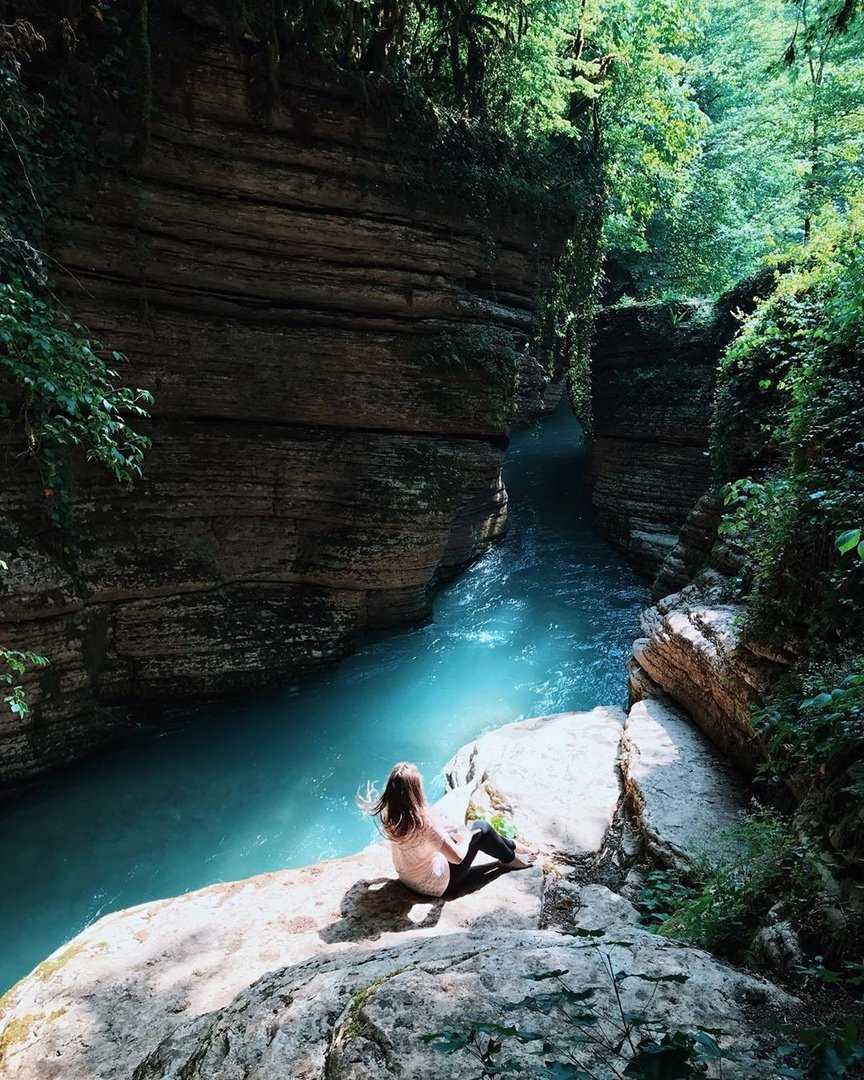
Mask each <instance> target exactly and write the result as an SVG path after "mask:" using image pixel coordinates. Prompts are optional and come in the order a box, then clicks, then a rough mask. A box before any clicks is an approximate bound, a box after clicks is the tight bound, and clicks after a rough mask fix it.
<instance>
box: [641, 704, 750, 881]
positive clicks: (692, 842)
mask: <svg viewBox="0 0 864 1080" xmlns="http://www.w3.org/2000/svg"><path fill="white" fill-rule="evenodd" d="M621 770H622V773H623V775H624V781H625V786H626V788H627V794H628V797H629V798H630V800H631V803H632V805H633V808H634V810H635V812H636V815H637V818H638V820H639V822H640V824H641V826H642V831H643V835H644V838H645V841H646V844H647V845H648V847H649V849H650V850H651V852H652V853H653V854H654V855H655V857H657V858H658V859H659V860H661V861H662V862H664V863H666V864H667V865H670V866H685V865H687V864H688V863H689V862H691V861H692V859H693V858H694V857H696V856H697V855H699V854H700V852H702V851H704V850H706V849H708V848H710V847H712V846H714V845H716V842H717V837H718V834H719V833H721V832H722V831H723V830H724V829H728V828H729V826H731V825H733V824H734V823H735V822H736V821H737V820H738V818H739V817H740V815H741V814H742V813H743V811H744V810H745V809H746V808H747V801H748V800H747V788H746V785H745V783H744V780H743V779H742V777H741V776H740V775H739V774H738V773H737V772H736V771H735V770H734V769H733V768H732V767H731V766H730V765H729V764H728V763H727V762H726V761H725V760H724V759H723V758H721V757H720V756H719V754H718V753H717V751H716V750H715V749H714V747H713V746H712V745H711V743H710V742H709V741H708V739H707V738H706V737H705V736H704V735H703V734H702V732H701V731H699V729H698V728H697V727H695V726H694V724H693V723H691V721H690V720H688V719H687V717H686V716H684V715H683V713H681V712H679V711H678V710H677V709H675V708H674V707H673V706H671V705H669V704H667V703H666V702H663V701H661V700H659V699H657V698H644V699H643V700H642V701H639V702H637V703H636V704H635V705H634V706H633V708H632V709H631V710H630V715H629V717H628V719H627V726H626V728H625V731H624V742H623V747H622V755H621Z"/></svg>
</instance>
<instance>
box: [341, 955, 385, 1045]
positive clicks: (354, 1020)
mask: <svg viewBox="0 0 864 1080" xmlns="http://www.w3.org/2000/svg"><path fill="white" fill-rule="evenodd" d="M396 974H398V972H393V974H391V975H382V976H381V978H379V979H373V981H372V982H371V983H367V985H366V986H363V987H361V988H360V989H359V990H355V991H354V993H353V994H352V995H351V1000H350V1002H349V1003H348V1009H347V1012H346V1016H345V1020H344V1021H343V1023H342V1025H341V1027H340V1030H339V1038H340V1041H342V1042H349V1041H350V1040H351V1039H356V1038H359V1037H360V1036H361V1035H362V1034H363V1032H364V1031H365V1030H366V1020H365V1019H364V1017H363V1010H364V1009H365V1008H366V1005H367V1004H368V1003H369V1002H370V1001H371V1000H372V998H373V997H375V995H376V994H377V993H378V991H379V990H380V989H381V987H382V986H383V985H384V984H385V983H386V982H388V981H389V980H390V979H392V978H393V977H394V976H395V975H396Z"/></svg>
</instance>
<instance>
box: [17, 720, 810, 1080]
mask: <svg viewBox="0 0 864 1080" xmlns="http://www.w3.org/2000/svg"><path fill="white" fill-rule="evenodd" d="M637 708H639V709H641V708H642V707H641V706H637ZM637 719H638V723H637V724H635V725H633V726H631V727H630V728H629V729H627V731H625V717H624V714H623V713H622V712H621V711H620V710H616V709H610V708H599V709H595V710H593V711H591V712H589V713H569V714H563V715H555V716H550V717H543V718H539V719H536V720H530V721H523V722H520V723H518V724H515V725H509V726H506V727H504V728H502V729H500V730H499V731H495V732H491V733H489V734H488V735H486V736H484V737H483V738H482V739H480V740H478V741H477V742H474V743H472V744H469V745H467V746H466V747H464V748H463V749H462V750H461V751H460V752H459V753H457V754H456V756H455V757H454V758H453V759H452V761H451V763H450V764H449V765H448V766H447V768H446V769H445V774H446V775H447V778H448V787H449V788H450V790H451V793H452V794H451V796H450V800H451V802H452V801H460V800H461V801H462V805H463V806H464V805H469V806H471V807H473V810H472V811H469V812H475V813H476V812H480V813H483V812H486V813H489V812H491V811H493V810H494V811H495V813H497V814H502V815H504V816H506V817H507V818H509V819H510V820H511V821H512V823H513V824H514V825H515V827H516V828H518V830H519V832H520V834H521V835H523V836H524V837H525V838H526V840H528V841H530V842H532V843H533V844H535V845H536V846H538V847H539V848H540V849H541V852H542V855H541V860H540V865H538V866H537V867H535V868H533V869H531V870H528V871H523V872H515V873H510V874H504V875H501V876H498V875H497V874H496V873H494V872H492V873H490V875H489V880H488V881H487V882H486V883H485V884H484V885H483V886H482V887H481V888H479V889H477V890H475V891H473V892H471V893H469V894H468V895H463V896H461V897H458V898H456V899H454V900H452V901H447V902H444V901H424V900H421V899H418V898H417V897H416V896H413V895H412V894H410V893H409V892H408V891H407V890H405V889H404V888H403V887H402V886H401V885H399V884H398V882H396V881H395V880H394V879H393V873H392V868H391V867H390V865H389V859H388V856H387V852H386V850H385V849H384V848H383V846H381V845H374V846H373V847H371V848H369V849H367V850H365V851H364V852H362V853H360V854H359V855H356V856H352V857H349V858H346V859H341V860H336V861H331V862H325V863H320V864H318V865H315V866H310V867H307V868H304V869H302V870H297V871H280V872H278V873H274V874H267V875H264V876H260V877H256V878H251V879H247V880H245V881H240V882H233V883H229V884H224V885H216V886H211V887H209V888H207V889H204V890H200V891H198V892H195V893H190V894H187V895H185V896H180V897H176V898H173V899H169V900H163V901H159V902H156V903H153V904H146V905H141V906H139V907H137V908H133V909H130V910H127V911H123V912H118V913H115V914H113V915H110V916H107V917H106V918H104V919H102V920H100V921H99V922H98V923H96V924H95V925H94V926H92V927H90V928H89V929H88V930H86V931H85V932H84V933H83V934H82V935H80V936H79V937H78V938H76V939H75V940H74V941H72V942H71V943H70V944H69V945H68V946H66V947H65V948H63V949H62V950H59V951H58V952H57V953H56V954H54V955H53V956H52V957H49V958H48V960H46V961H45V962H44V963H43V964H42V965H40V966H39V967H38V968H37V969H36V970H35V971H34V972H33V973H32V975H30V976H29V977H28V978H27V979H25V980H23V981H22V982H21V983H19V984H18V985H17V986H16V987H15V988H13V990H12V991H10V993H9V994H7V995H6V997H5V998H4V999H3V1003H2V1007H0V1008H2V1021H0V1023H2V1027H0V1046H2V1047H3V1048H4V1054H5V1057H4V1058H3V1059H2V1066H0V1075H2V1076H3V1077H4V1078H8V1080H23V1078H24V1077H27V1078H28V1080H29V1078H31V1077H36V1076H39V1077H60V1076H62V1077H63V1078H64V1080H96V1078H98V1080H120V1078H121V1077H129V1076H134V1077H135V1078H136V1080H145V1078H147V1080H149V1078H151V1077H158V1078H159V1080H167V1078H168V1077H179V1076H183V1077H187V1076H191V1077H199V1076H200V1077H205V1076H206V1077H208V1078H217V1077H221V1076H229V1075H233V1073H232V1069H234V1070H235V1071H236V1070H237V1069H240V1068H243V1069H245V1070H246V1071H245V1072H244V1073H243V1075H247V1076H254V1077H256V1078H260V1080H264V1078H269V1077H276V1076H280V1077H285V1076H291V1077H298V1078H299V1077H310V1078H311V1077H323V1076H325V1075H326V1076H327V1077H328V1078H332V1077H333V1076H336V1077H342V1076H345V1077H347V1076H355V1075H357V1074H356V1072H353V1071H352V1068H353V1066H352V1064H351V1063H352V1062H354V1063H356V1062H358V1061H360V1060H362V1061H363V1062H364V1066H363V1067H364V1070H365V1071H364V1072H363V1074H362V1075H364V1076H369V1077H378V1076H382V1077H383V1076H390V1075H396V1074H400V1075H405V1074H406V1073H407V1075H411V1076H412V1077H417V1078H418V1080H419V1078H423V1077H438V1076H441V1075H442V1072H441V1069H442V1067H446V1069H447V1071H448V1074H450V1075H453V1074H454V1072H455V1074H456V1075H462V1074H463V1073H462V1072H460V1071H459V1070H460V1069H462V1068H467V1067H468V1066H469V1064H470V1061H471V1051H470V1048H468V1047H467V1046H466V1047H463V1048H461V1049H460V1048H458V1047H457V1049H456V1051H454V1053H455V1054H456V1056H455V1057H448V1058H447V1059H446V1066H442V1058H441V1056H440V1052H439V1051H438V1050H436V1048H435V1046H434V1038H435V1037H436V1036H439V1035H440V1036H441V1037H444V1035H445V1034H446V1033H447V1032H451V1031H452V1033H453V1034H454V1037H457V1036H459V1035H460V1033H464V1032H465V1031H467V1030H468V1029H470V1027H471V1025H472V1024H481V1025H482V1024H485V1025H487V1027H488V1025H490V1024H492V1025H494V1024H497V1025H499V1026H501V1027H502V1028H503V1027H505V1026H509V1027H514V1026H515V1027H516V1028H517V1029H520V1030H521V1029H523V1028H526V1027H528V1026H530V1029H531V1030H533V1031H536V1030H537V1029H538V1025H539V1027H540V1028H542V1030H543V1032H544V1038H547V1039H549V1040H552V1041H553V1042H554V1043H555V1045H556V1054H558V1053H559V1051H560V1056H561V1057H562V1058H563V1060H569V1058H568V1057H567V1055H571V1056H572V1055H575V1060H578V1061H582V1062H583V1064H585V1065H588V1066H590V1065H591V1063H592V1062H593V1063H594V1066H595V1067H596V1066H597V1064H598V1062H597V1061H596V1060H595V1057H596V1053H595V1051H596V1048H595V1050H591V1049H590V1048H589V1050H587V1051H586V1049H585V1047H584V1046H581V1047H580V1045H579V1044H578V1039H576V1040H575V1041H574V1035H578V1032H574V1030H573V1025H572V1023H568V1022H567V1021H566V1018H565V1017H564V1016H563V1015H562V1014H559V1012H558V1011H557V1010H556V1008H554V1007H551V1006H549V1002H548V1000H546V998H548V994H547V995H546V997H545V998H542V999H541V998H540V997H538V998H537V999H536V1002H535V1003H532V1000H533V998H534V996H535V995H537V994H539V992H540V991H542V990H549V989H550V986H551V988H553V989H554V988H555V987H556V986H557V985H558V984H557V983H554V984H551V983H550V984H549V985H547V986H544V981H547V976H546V974H544V973H546V972H549V971H552V970H555V971H557V973H558V974H557V975H556V976H555V979H556V980H559V982H560V980H561V979H562V978H564V979H565V980H566V979H571V980H572V983H571V984H572V985H573V986H574V987H579V988H584V987H585V986H586V985H589V984H590V985H593V984H594V983H595V982H596V984H597V985H596V987H595V990H596V1000H592V1001H590V1002H587V1004H586V1006H585V1007H587V1008H589V1009H590V1010H592V1011H593V1012H595V1013H596V1016H597V1024H598V1025H599V1026H600V1030H604V1029H605V1028H606V1027H607V1026H608V1027H610V1028H614V1026H615V1025H616V1024H618V1023H620V1018H619V1017H618V1016H617V1015H616V1012H615V1009H616V1006H615V1004H614V999H615V994H616V992H620V991H622V988H623V994H624V997H625V998H626V999H627V1002H626V1005H627V1007H628V1008H629V1009H633V1008H635V1007H636V1005H637V1002H638V1001H639V1000H640V999H641V998H642V997H643V996H644V995H643V994H642V993H640V990H641V989H642V988H643V986H644V982H645V980H647V982H648V983H649V984H652V986H653V991H654V992H653V994H652V996H651V1001H650V1008H651V1021H652V1023H653V1024H654V1025H655V1026H657V1025H660V1026H661V1027H664V1026H665V1028H666V1029H667V1030H669V1031H671V1030H673V1029H674V1030H675V1031H679V1030H680V1031H682V1032H685V1033H687V1032H690V1033H691V1035H692V1033H693V1032H696V1031H698V1030H699V1028H700V1026H701V1027H706V1026H711V1027H712V1029H713V1030H715V1032H717V1035H716V1036H715V1037H716V1039H717V1041H718V1043H719V1044H720V1045H721V1048H722V1053H723V1057H724V1064H725V1072H724V1075H725V1076H727V1077H728V1076H753V1075H756V1074H757V1073H756V1072H754V1069H755V1068H756V1065H755V1062H756V1060H757V1059H762V1058H763V1055H765V1054H768V1053H770V1040H768V1039H767V1038H766V1036H765V1035H764V1034H763V1033H762V1031H761V1025H762V1022H763V1021H764V1018H765V1016H766V1015H767V1014H771V1016H772V1017H773V1018H774V1020H776V1021H779V1020H781V1019H782V1017H783V1016H785V1015H786V1014H787V1013H788V1012H789V1010H790V1009H793V1008H794V1002H793V1000H792V999H791V998H789V997H788V995H786V994H785V993H784V992H782V991H781V990H779V989H777V988H776V987H773V986H772V985H771V984H769V983H767V982H766V981H764V980H763V979H759V978H755V977H752V976H749V975H747V974H744V973H740V972H738V971H736V970H734V969H732V968H730V967H728V966H727V965H725V964H723V963H721V962H719V961H716V960H713V959H712V958H711V957H709V956H708V955H707V954H706V953H704V952H700V951H699V950H694V949H688V948H686V947H684V946H681V945H676V944H674V943H673V942H670V941H668V940H666V939H664V938H660V937H657V936H656V935H654V934H651V933H648V932H647V931H646V930H644V929H641V928H640V927H639V917H638V914H637V912H636V910H635V909H634V908H633V906H632V904H631V903H630V902H629V901H628V900H627V899H626V898H625V897H624V896H623V895H621V894H620V893H616V892H614V891H612V890H610V889H609V888H607V887H606V886H604V885H600V884H596V883H592V881H591V879H592V878H593V879H594V880H595V881H596V880H597V879H598V878H599V877H600V876H604V875H605V879H606V880H607V881H610V882H611V881H612V880H613V878H614V880H616V881H617V882H618V883H619V885H621V886H623V885H625V884H626V880H627V874H628V866H629V864H631V863H633V862H634V861H635V860H636V859H637V858H638V857H639V853H640V850H641V838H640V836H639V835H637V834H634V833H632V832H631V833H630V834H629V835H627V836H626V837H625V838H624V842H623V843H622V833H621V829H622V821H621V815H622V814H623V813H624V810H625V805H624V796H625V795H626V796H627V797H628V799H629V800H630V802H631V805H632V802H633V796H634V792H639V793H640V795H639V798H640V799H641V805H642V810H641V811H640V814H639V815H637V817H636V818H635V819H634V820H636V821H637V822H641V823H642V826H640V827H644V825H645V823H646V822H647V821H648V820H649V819H650V823H651V825H650V831H651V833H652V835H654V836H657V835H658V834H659V835H662V836H665V837H666V840H667V841H669V843H670V844H671V845H672V846H673V847H677V848H678V849H679V850H681V849H686V848H687V847H688V846H690V845H692V844H695V843H697V842H699V840H700V839H704V837H705V834H706V831H707V832H709V833H710V831H711V830H714V829H716V828H717V826H718V822H721V823H725V819H724V816H723V815H724V814H725V815H728V813H729V812H730V810H729V805H728V803H722V800H721V799H718V798H717V797H715V798H714V800H710V799H705V798H703V795H704V790H703V791H700V790H698V784H697V785H696V786H694V778H698V777H702V778H703V779H704V780H705V782H706V783H708V784H709V786H710V782H713V781H714V780H716V776H717V773H716V769H718V768H721V767H722V763H720V762H719V761H718V760H717V759H716V758H714V757H713V755H712V754H711V752H710V751H709V750H708V748H707V746H706V745H705V744H704V743H701V742H700V741H699V736H698V733H697V732H695V729H690V731H689V732H688V734H689V737H690V739H692V740H695V743H693V744H690V743H688V742H687V740H686V739H685V738H683V737H682V732H683V729H682V730H676V729H675V726H674V723H675V722H680V723H684V721H682V720H681V719H680V718H676V717H675V716H674V714H671V713H669V712H668V711H667V712H665V713H664V711H663V710H662V708H661V707H659V706H658V707H657V709H655V711H654V713H653V715H651V716H650V717H647V718H646V717H645V716H642V715H641V714H640V716H639V717H638V718H637ZM697 744H698V745H697ZM694 746H695V749H694ZM697 751H698V754H701V755H702V758H701V764H697V756H696V753H697ZM619 753H623V754H624V756H625V758H626V759H627V761H628V762H629V765H628V768H627V770H626V771H627V775H628V782H627V785H626V787H625V786H624V785H622V784H621V780H620V775H619V772H618V759H619ZM682 778H686V779H687V783H688V784H689V787H688V793H689V798H688V802H689V804H690V805H691V806H692V805H694V803H693V800H696V804H698V805H699V806H700V807H701V815H700V816H699V818H698V820H697V821H695V823H694V820H693V818H692V815H691V816H690V818H688V819H686V820H685V819H684V818H683V817H682V804H681V802H680V801H678V800H675V799H673V800H671V801H670V800H669V799H668V795H669V793H670V792H671V791H673V790H674V789H675V786H676V784H677V783H680V782H681V780H682ZM706 790H707V789H706ZM721 790H722V794H723V797H724V798H727V799H728V797H729V794H728V790H727V789H725V788H722V789H718V791H721ZM712 808H713V810H714V812H713V813H712ZM616 819H617V823H616ZM613 823H616V824H614V827H613ZM682 830H683V831H682ZM628 852H629V854H628ZM610 874H611V875H612V876H611V877H610ZM625 891H626V889H625ZM466 935H467V936H466ZM574 935H575V936H574ZM604 955H605V956H608V957H610V958H611V960H612V962H613V969H612V970H613V971H614V972H619V973H620V972H626V973H630V972H634V971H635V972H639V973H641V974H640V975H639V977H638V978H636V977H634V976H632V975H630V974H627V976H626V978H625V979H624V980H623V982H622V984H621V985H620V986H619V985H613V984H612V983H608V976H607V977H602V978H601V971H602V965H603V964H604V963H605V961H604V960H603V957H604ZM480 957H483V958H484V959H482V960H480V959H479V958H480ZM448 973H449V974H448ZM604 978H605V980H606V982H607V983H608V985H604V981H603V979H604ZM613 983H614V979H613ZM625 984H626V985H625ZM394 991H398V992H397V997H398V998H399V1001H400V1004H399V1005H398V1006H396V1005H394V1003H392V1002H389V1001H388V1000H387V999H389V996H390V995H391V994H392V993H393V992H394ZM379 993H380V995H381V996H380V998H379V996H378V995H379ZM589 996H590V995H589ZM631 998H632V999H633V1000H630V999H631ZM421 1000H422V1001H423V1006H422V1007H421V1006H420V1001H421ZM517 1002H518V1003H519V1004H517ZM642 1006H643V1007H644V1001H642ZM394 1008H395V1012H394ZM379 1009H383V1010H384V1013H385V1015H384V1016H383V1017H381V1016H378V1015H377V1011H378V1010H379ZM265 1017H268V1018H269V1019H266V1020H265ZM394 1024H395V1025H396V1026H395V1028H394V1027H393V1025H394ZM262 1025H263V1026H262ZM381 1030H383V1031H384V1032H385V1035H384V1036H382V1037H381V1038H379V1037H378V1035H376V1032H380V1031H381ZM634 1030H635V1029H634ZM370 1032H371V1035H370ZM487 1034H488V1032H487ZM370 1038H371V1040H372V1043H373V1044H374V1045H369V1041H370ZM538 1038H539V1036H538ZM634 1041H636V1040H634ZM505 1042H506V1044H507V1045H506V1049H505V1050H503V1051H502V1053H503V1054H504V1056H505V1057H507V1058H508V1059H512V1060H513V1061H514V1063H515V1064H514V1067H516V1066H517V1065H518V1067H519V1068H521V1069H523V1071H522V1072H521V1073H518V1075H526V1076H527V1075H539V1073H537V1072H529V1071H524V1070H527V1069H529V1068H535V1069H536V1068H539V1067H540V1065H539V1061H540V1058H539V1057H538V1056H537V1055H538V1054H540V1055H541V1056H542V1053H547V1055H548V1051H541V1047H540V1045H539V1044H538V1045H534V1046H532V1043H533V1042H536V1040H534V1039H527V1040H525V1039H510V1040H509V1041H507V1040H505ZM511 1043H512V1045H511ZM376 1047H377V1049H376ZM586 1053H587V1055H588V1056H587V1057H585V1056H584V1055H585V1054H586ZM604 1053H605V1051H604ZM580 1055H582V1056H580ZM630 1056H632V1053H631V1051H628V1050H625V1051H624V1052H623V1054H622V1055H621V1062H620V1063H621V1064H623V1063H624V1061H625V1060H626V1058H627V1057H630ZM583 1058H584V1060H583ZM502 1060H503V1059H502ZM609 1064H614V1061H613V1060H612V1059H611V1058H610V1060H609V1062H607V1066H608V1065H609ZM604 1067H605V1066H604ZM250 1070H251V1071H250ZM748 1070H749V1071H748ZM466 1075H467V1074H466ZM600 1075H607V1073H606V1072H601V1073H600ZM759 1075H763V1074H761V1073H760V1074H759Z"/></svg>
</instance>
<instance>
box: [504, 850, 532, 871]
mask: <svg viewBox="0 0 864 1080" xmlns="http://www.w3.org/2000/svg"><path fill="white" fill-rule="evenodd" d="M501 865H502V866H503V867H504V869H505V870H527V869H528V867H529V866H533V865H534V853H533V852H532V851H520V852H517V854H516V855H514V856H513V858H512V859H511V860H510V862H505V863H502V864H501Z"/></svg>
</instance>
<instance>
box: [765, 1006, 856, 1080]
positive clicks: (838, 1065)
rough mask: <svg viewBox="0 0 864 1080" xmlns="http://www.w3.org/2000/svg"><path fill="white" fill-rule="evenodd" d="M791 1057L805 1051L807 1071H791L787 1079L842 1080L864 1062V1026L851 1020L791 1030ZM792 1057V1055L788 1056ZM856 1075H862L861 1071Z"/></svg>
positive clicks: (787, 1072)
mask: <svg viewBox="0 0 864 1080" xmlns="http://www.w3.org/2000/svg"><path fill="white" fill-rule="evenodd" d="M789 1035H790V1039H791V1040H792V1045H791V1046H790V1047H789V1048H788V1049H789V1053H790V1054H793V1053H794V1054H797V1053H799V1052H800V1051H801V1050H803V1051H804V1052H805V1054H806V1059H807V1065H806V1068H805V1069H801V1068H790V1069H787V1070H786V1071H785V1072H784V1074H783V1075H784V1076H788V1077H791V1078H793V1080H805V1078H809V1080H841V1078H842V1077H844V1076H848V1075H849V1070H850V1069H852V1068H854V1067H855V1066H856V1065H858V1064H860V1063H861V1062H862V1061H864V1024H862V1022H861V1021H856V1020H847V1021H845V1022H843V1023H841V1024H834V1025H823V1026H820V1027H809V1028H801V1027H796V1028H794V1029H790V1031H789ZM787 1056H788V1055H787ZM854 1075H858V1073H857V1071H856V1072H855V1074H854Z"/></svg>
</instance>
